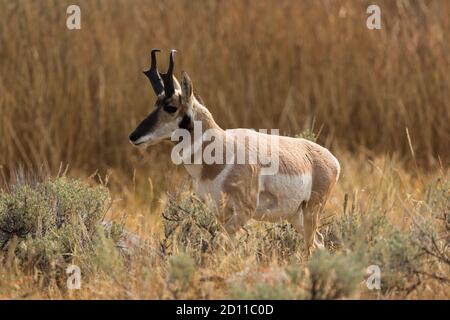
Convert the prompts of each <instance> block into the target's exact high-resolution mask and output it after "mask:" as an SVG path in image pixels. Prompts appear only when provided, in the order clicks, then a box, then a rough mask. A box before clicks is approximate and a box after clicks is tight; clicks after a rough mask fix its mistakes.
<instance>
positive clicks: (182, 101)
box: [129, 49, 340, 256]
mask: <svg viewBox="0 0 450 320" xmlns="http://www.w3.org/2000/svg"><path fill="white" fill-rule="evenodd" d="M158 51H159V50H157V49H154V50H152V53H151V67H150V69H149V70H148V71H145V72H144V73H145V75H146V76H147V77H148V78H149V80H150V83H151V85H152V87H153V90H154V92H155V94H156V95H157V100H156V103H155V107H154V110H153V111H152V112H151V113H150V114H149V115H148V116H147V118H145V119H144V120H143V121H142V122H141V123H140V124H139V126H138V127H137V128H136V129H135V130H134V131H133V133H131V134H130V136H129V139H130V141H131V143H132V144H133V145H134V146H139V147H146V146H149V145H154V144H156V143H159V142H161V141H164V140H170V139H171V137H173V134H174V132H175V131H177V130H178V129H180V128H181V129H184V130H187V131H192V130H193V128H194V123H196V122H197V123H200V124H201V130H202V131H203V132H206V130H214V132H215V134H216V136H215V140H214V142H216V143H217V142H219V143H223V144H224V147H225V148H233V147H236V148H237V149H239V148H240V150H242V149H243V150H246V151H248V152H252V151H254V150H252V148H254V146H250V145H248V144H247V142H246V140H244V142H242V139H239V138H240V137H241V136H247V137H250V138H252V137H253V138H256V139H258V141H264V142H265V143H266V142H267V141H268V140H269V137H273V136H271V135H267V134H263V133H258V132H256V131H253V130H250V129H232V130H223V129H221V128H220V127H219V126H218V125H217V124H216V122H215V121H214V119H213V117H212V115H211V113H210V112H209V111H208V109H207V108H206V107H205V105H204V103H203V102H202V100H201V99H200V98H199V97H198V96H197V95H196V94H195V93H194V91H193V85H192V82H191V79H190V78H189V76H188V75H187V73H186V72H184V71H183V72H182V74H181V83H179V82H178V81H177V79H176V78H175V77H174V76H173V69H174V52H175V51H174V50H172V51H171V53H170V60H169V67H168V71H167V73H165V74H160V73H159V72H158V69H157V66H156V52H158ZM277 139H278V140H277V148H276V151H277V153H278V154H277V156H278V158H277V159H278V171H277V173H275V174H271V175H267V174H263V172H262V171H263V165H262V164H261V163H259V162H256V163H234V162H233V161H231V162H230V161H224V162H221V163H220V162H215V163H210V164H207V163H194V164H191V163H188V162H187V163H184V166H185V167H186V169H187V171H188V173H189V175H190V176H191V177H192V178H193V180H194V187H195V190H196V192H197V193H198V194H199V195H200V196H201V197H202V198H203V199H204V200H205V201H206V202H207V203H208V204H209V206H210V207H211V208H212V209H213V210H214V212H215V213H216V214H217V218H218V219H219V221H220V222H221V223H222V225H223V226H224V229H225V230H226V232H227V233H229V234H233V233H235V232H236V231H238V230H239V229H240V228H242V227H243V226H244V225H245V224H246V223H247V222H248V221H249V220H250V219H256V220H261V221H270V222H277V221H280V220H287V221H289V222H290V223H292V224H293V225H294V227H295V228H296V230H297V231H298V232H300V233H303V235H304V239H305V243H306V254H307V256H309V255H310V254H311V251H312V249H313V248H315V247H319V248H323V237H322V236H321V235H320V233H319V232H318V230H317V229H318V219H319V214H320V212H321V208H322V207H323V205H324V203H325V201H326V200H327V198H328V195H329V193H330V191H331V189H332V187H333V186H334V184H335V183H336V182H337V180H338V177H339V172H340V166H339V162H338V161H337V159H336V158H335V157H334V156H333V155H332V154H331V153H330V151H328V150H327V149H325V148H323V147H321V146H319V145H318V144H316V143H314V142H311V141H308V140H305V139H297V138H291V137H284V136H277ZM194 140H195V139H194ZM180 143H188V144H192V145H193V146H192V149H191V150H194V151H193V152H192V153H191V154H188V156H189V158H190V157H191V156H195V155H196V153H198V148H196V147H195V146H194V145H195V144H196V143H198V141H192V140H191V141H182V142H180ZM209 143H212V142H211V140H210V141H206V140H202V141H201V142H200V144H201V146H203V147H206V146H207V145H208V144H209ZM269 145H270V144H269ZM274 150H275V148H271V147H270V146H269V147H268V148H267V152H269V153H270V152H274ZM233 159H234V158H233ZM227 160H229V159H227ZM318 236H319V237H318Z"/></svg>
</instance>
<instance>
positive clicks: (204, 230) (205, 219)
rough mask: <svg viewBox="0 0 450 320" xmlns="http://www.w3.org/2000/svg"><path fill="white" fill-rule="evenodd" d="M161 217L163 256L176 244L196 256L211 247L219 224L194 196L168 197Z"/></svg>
mask: <svg viewBox="0 0 450 320" xmlns="http://www.w3.org/2000/svg"><path fill="white" fill-rule="evenodd" d="M162 216H163V226H164V237H163V239H162V240H161V242H160V248H161V253H162V254H163V255H166V254H171V253H172V252H173V249H174V248H175V247H176V248H178V249H179V250H181V251H185V252H190V253H192V254H194V255H195V258H196V259H200V257H201V255H202V254H203V253H205V252H206V251H208V250H210V249H211V248H212V244H213V241H214V237H215V236H216V235H217V233H218V231H219V228H220V226H219V224H218V222H217V220H216V218H215V216H214V214H213V213H212V212H211V211H210V210H209V209H208V208H207V207H206V205H205V204H204V203H203V202H202V201H200V200H199V199H197V198H196V197H195V196H194V195H192V194H190V193H189V194H186V193H184V194H178V195H175V196H169V202H168V204H167V206H166V208H165V210H164V212H163V214H162Z"/></svg>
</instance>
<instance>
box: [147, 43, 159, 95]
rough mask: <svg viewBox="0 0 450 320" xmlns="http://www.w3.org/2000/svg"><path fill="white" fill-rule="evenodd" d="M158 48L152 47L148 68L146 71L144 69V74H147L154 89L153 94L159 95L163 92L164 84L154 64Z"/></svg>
mask: <svg viewBox="0 0 450 320" xmlns="http://www.w3.org/2000/svg"><path fill="white" fill-rule="evenodd" d="M160 51H161V50H159V49H153V50H152V54H151V55H152V62H151V66H150V69H148V70H147V71H144V74H145V75H146V76H147V78H148V79H149V80H150V84H151V85H152V87H153V91H155V94H156V95H157V96H159V95H160V94H162V93H163V92H164V85H163V81H162V79H161V76H160V75H159V72H158V67H157V66H156V53H157V52H160Z"/></svg>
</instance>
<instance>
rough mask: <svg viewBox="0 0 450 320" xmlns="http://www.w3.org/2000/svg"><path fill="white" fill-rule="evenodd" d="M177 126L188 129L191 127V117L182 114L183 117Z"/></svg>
mask: <svg viewBox="0 0 450 320" xmlns="http://www.w3.org/2000/svg"><path fill="white" fill-rule="evenodd" d="M178 127H179V128H180V129H186V130H188V131H190V130H191V129H192V125H191V118H190V117H189V116H188V115H184V117H183V119H182V120H181V121H180V123H179V124H178Z"/></svg>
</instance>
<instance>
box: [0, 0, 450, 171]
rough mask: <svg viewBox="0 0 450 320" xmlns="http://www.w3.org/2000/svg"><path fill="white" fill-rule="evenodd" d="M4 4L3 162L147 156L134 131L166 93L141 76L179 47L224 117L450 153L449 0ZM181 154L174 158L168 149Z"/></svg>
mask: <svg viewBox="0 0 450 320" xmlns="http://www.w3.org/2000/svg"><path fill="white" fill-rule="evenodd" d="M77 3H78V4H79V5H80V7H81V13H82V29H81V30H77V31H70V30H68V29H67V28H66V18H67V14H66V8H67V6H68V5H69V4H71V2H70V1H50V0H48V1H7V0H2V1H0V11H1V12H2V19H1V21H0V43H1V45H0V150H1V151H0V166H1V167H2V172H3V174H5V173H6V174H8V172H9V171H10V170H15V169H16V168H17V167H18V166H19V165H20V166H23V167H25V168H36V167H44V168H45V169H49V170H53V171H56V170H58V168H59V167H60V164H61V163H63V164H68V165H70V166H71V168H72V169H79V170H84V171H86V170H87V171H88V172H93V171H94V170H97V169H99V170H106V169H110V168H113V169H117V170H118V171H119V172H123V173H124V174H125V175H128V176H131V175H132V172H133V169H134V168H146V169H148V170H149V171H148V172H150V173H151V172H157V171H159V170H161V169H163V170H164V169H165V168H166V167H165V166H166V164H162V163H163V162H166V163H167V162H168V161H161V159H158V157H162V156H159V154H160V153H158V152H152V153H151V155H150V159H149V161H148V162H146V163H147V164H146V165H143V161H142V156H141V155H140V154H139V153H138V152H137V151H135V150H133V149H132V148H131V147H130V145H129V143H128V141H127V140H128V139H127V136H128V134H129V132H130V131H131V130H132V129H133V128H134V127H135V125H136V124H137V123H138V122H139V120H141V119H142V118H143V117H144V116H145V115H146V114H147V113H148V112H149V111H150V110H151V109H152V104H153V101H154V96H153V93H152V91H151V88H150V86H149V84H148V82H147V79H145V77H144V76H143V74H142V73H141V71H142V70H144V69H145V68H147V67H148V65H149V52H150V50H151V49H152V48H155V47H158V48H161V49H164V50H165V51H164V52H165V53H166V54H164V55H161V56H160V66H161V67H160V68H162V69H164V68H165V66H166V61H167V57H166V56H167V52H168V49H170V48H176V49H177V50H178V52H179V54H178V55H177V57H176V72H177V73H178V74H179V72H180V71H181V70H182V69H184V70H186V71H188V72H189V73H190V75H191V78H192V79H193V81H194V85H195V88H196V89H197V91H198V92H199V93H200V94H201V95H202V97H204V100H205V101H206V104H207V106H208V108H209V109H210V110H211V111H212V113H213V115H214V116H215V118H216V119H217V121H218V122H219V124H220V125H222V126H223V127H225V128H228V127H253V128H280V129H281V132H282V133H284V134H295V133H298V132H299V131H301V130H302V129H304V128H309V127H311V125H312V123H314V128H315V131H316V132H317V131H319V129H321V134H320V137H319V141H320V142H321V143H323V144H325V145H326V146H330V145H333V147H342V148H347V149H350V150H356V149H359V148H361V147H363V148H364V149H365V150H368V151H370V152H369V154H370V155H372V154H376V153H382V152H390V153H396V154H398V155H400V156H404V157H410V155H411V148H410V145H409V143H408V137H407V134H406V128H407V129H408V132H409V135H410V140H411V145H412V148H413V151H414V155H415V158H416V161H417V162H418V163H419V165H423V166H428V165H430V164H431V165H433V164H437V163H439V159H440V161H441V163H443V164H444V166H445V165H447V164H448V161H449V159H450V148H449V142H450V129H449V125H448V124H449V123H450V102H449V93H450V76H449V71H450V41H449V40H450V39H449V36H448V30H450V17H449V15H448V12H449V11H450V3H449V2H447V1H417V2H416V1H402V0H398V1H377V3H378V4H379V5H380V6H381V8H382V12H381V13H382V30H368V29H367V28H366V19H367V16H368V15H367V14H366V8H367V6H368V5H369V2H367V1H287V0H284V1H283V0H282V1H278V0H277V1H275V0H267V1H238V0H231V1H183V0H169V1H164V2H161V1H144V0H133V1H116V0H114V1H113V0H109V1H82V0H81V1H77ZM167 159H168V158H167Z"/></svg>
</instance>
